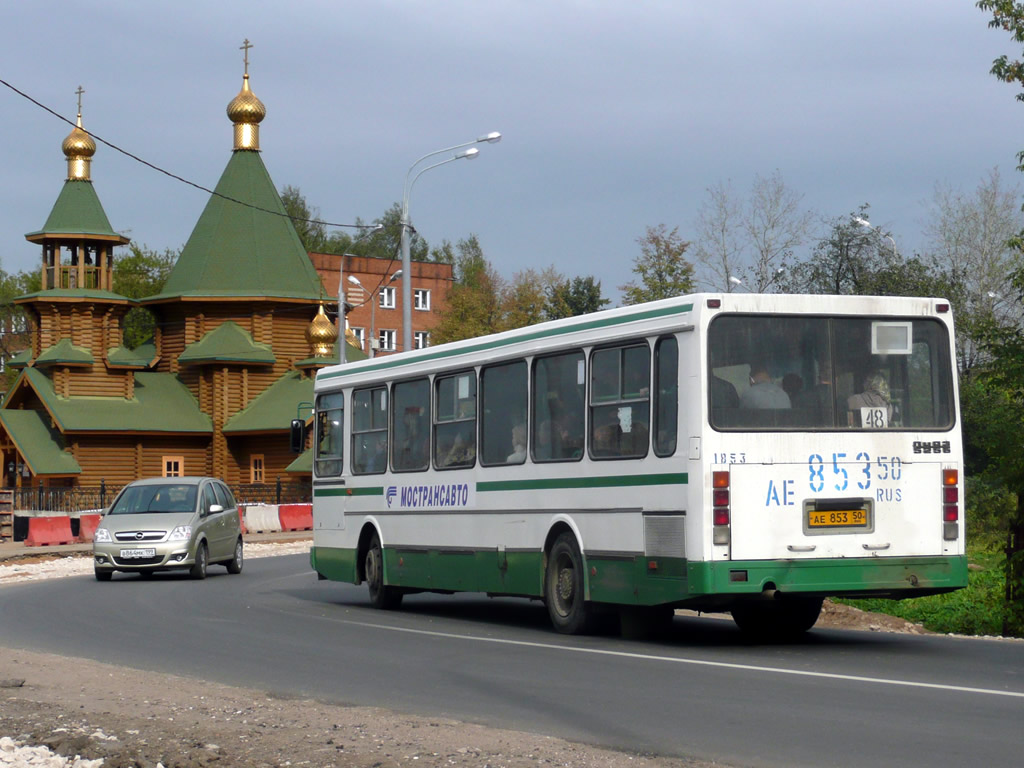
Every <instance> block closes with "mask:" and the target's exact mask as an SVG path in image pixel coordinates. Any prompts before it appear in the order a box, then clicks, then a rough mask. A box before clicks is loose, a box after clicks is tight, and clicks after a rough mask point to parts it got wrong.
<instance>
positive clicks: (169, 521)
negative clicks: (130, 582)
mask: <svg viewBox="0 0 1024 768" xmlns="http://www.w3.org/2000/svg"><path fill="white" fill-rule="evenodd" d="M92 552H93V567H94V569H95V571H96V579H97V580H98V581H110V579H111V577H112V576H113V575H114V571H124V572H125V573H132V572H135V573H140V574H143V575H152V574H153V573H155V572H156V571H168V570H176V569H186V568H187V569H188V571H189V574H190V575H191V576H192V578H194V579H205V578H206V568H207V566H208V565H209V564H210V563H220V564H222V565H226V566H227V569H228V573H241V572H242V525H241V520H240V519H239V515H238V504H237V503H236V502H235V497H234V495H233V494H232V493H231V489H229V488H228V487H227V486H226V485H225V484H224V483H223V482H221V481H220V480H218V479H217V478H215V477H152V478H148V479H145V480H136V481H135V482H133V483H130V484H128V485H126V486H125V487H124V488H123V489H122V490H121V492H120V493H119V494H118V495H117V498H115V499H114V502H113V504H111V505H110V507H109V508H108V509H107V511H106V512H105V513H104V515H103V518H102V519H101V520H100V522H99V525H98V526H97V528H96V534H95V537H94V538H93V545H92Z"/></svg>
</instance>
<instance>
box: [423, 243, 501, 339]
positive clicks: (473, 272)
mask: <svg viewBox="0 0 1024 768" xmlns="http://www.w3.org/2000/svg"><path fill="white" fill-rule="evenodd" d="M454 272H455V283H454V284H453V285H452V290H451V293H449V294H448V311H447V312H445V313H444V314H442V315H441V318H440V320H439V321H438V324H437V325H436V326H434V329H433V331H431V337H432V340H433V343H435V344H443V343H445V342H449V341H458V340H460V339H471V338H474V337H476V336H483V335H485V334H488V333H493V332H495V331H497V330H499V328H500V319H501V308H500V295H501V290H502V281H501V277H500V276H499V275H498V273H497V272H496V271H495V270H494V267H492V266H491V263H490V262H489V261H487V259H486V258H485V257H484V252H483V249H482V248H481V247H480V241H479V240H477V237H476V235H470V236H469V237H468V238H467V239H465V240H460V241H459V242H458V243H457V244H456V245H455V264H454Z"/></svg>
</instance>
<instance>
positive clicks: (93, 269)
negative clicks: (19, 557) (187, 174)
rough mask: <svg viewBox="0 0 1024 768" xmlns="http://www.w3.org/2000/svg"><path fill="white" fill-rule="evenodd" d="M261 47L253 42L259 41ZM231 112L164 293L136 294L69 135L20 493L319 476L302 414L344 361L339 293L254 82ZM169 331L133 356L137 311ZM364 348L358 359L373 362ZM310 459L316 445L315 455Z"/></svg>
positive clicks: (7, 477) (25, 381) (29, 369)
mask: <svg viewBox="0 0 1024 768" xmlns="http://www.w3.org/2000/svg"><path fill="white" fill-rule="evenodd" d="M245 47H246V48H247V46H245ZM227 115H228V118H229V119H230V120H231V122H232V124H233V125H234V149H233V152H232V154H231V159H230V160H229V161H228V164H227V167H226V168H225V169H224V172H223V174H222V175H221V178H220V181H219V182H218V184H217V186H216V189H215V192H214V194H213V195H212V196H211V197H210V200H209V202H208V203H207V205H206V208H205V210H204V211H203V213H202V215H201V216H200V218H199V220H198V222H197V223H196V225H195V228H194V230H193V231H192V234H191V236H190V237H189V239H188V242H187V243H186V244H185V246H184V248H183V249H182V252H181V255H180V257H179V259H178V261H177V263H176V264H175V266H174V269H173V271H172V272H171V274H170V276H169V277H168V279H167V281H166V283H165V284H164V286H163V289H162V290H161V291H160V293H158V294H157V295H154V296H149V297H146V298H143V299H139V300H132V299H128V298H126V297H125V296H121V295H119V294H117V293H116V292H115V290H114V289H115V288H116V286H114V284H113V265H114V260H115V258H117V255H116V250H117V248H118V246H123V245H125V244H127V243H128V242H129V240H128V238H126V237H124V236H122V235H120V234H118V233H117V232H115V231H114V230H113V228H112V227H111V225H110V222H109V221H108V219H107V216H106V214H105V212H104V210H103V206H102V205H101V204H100V201H99V197H98V196H97V194H96V190H95V188H94V186H93V182H92V180H91V174H90V165H91V161H92V157H93V155H94V153H95V151H96V143H95V141H94V140H93V139H92V138H91V137H90V136H89V134H88V133H87V132H86V131H85V130H84V129H83V128H82V117H81V102H79V113H78V124H77V126H76V127H75V128H74V130H72V131H71V134H70V135H69V136H68V137H67V138H66V139H65V140H64V143H63V146H62V149H63V152H64V154H65V156H66V157H67V167H68V174H67V180H66V181H65V182H64V186H63V188H62V189H61V192H60V194H59V196H58V197H57V201H56V203H55V204H54V206H53V209H52V210H51V211H50V215H49V217H48V218H47V219H46V223H45V224H44V225H43V227H42V229H40V230H38V231H36V232H31V233H29V234H28V235H26V237H27V239H28V240H29V241H31V242H33V243H38V244H39V245H40V246H41V247H42V265H41V269H42V287H41V290H40V291H39V292H37V293H33V294H30V295H26V296H21V297H19V298H18V299H17V303H18V304H20V305H21V306H22V307H23V309H24V310H25V311H26V314H27V315H28V317H29V326H30V334H29V335H30V337H31V346H30V347H29V348H28V349H26V350H25V352H23V353H22V354H21V355H19V356H18V357H16V358H15V359H13V360H12V361H11V362H10V365H13V366H17V367H18V368H20V371H19V375H18V378H17V380H16V381H15V383H14V384H13V385H12V386H11V388H10V390H9V391H8V393H7V395H6V397H5V398H4V401H3V403H2V405H0V452H2V467H3V471H4V482H3V485H4V486H5V487H8V488H11V487H19V488H24V487H33V488H54V489H56V488H82V489H85V488H96V487H99V486H100V485H101V484H102V485H103V486H104V487H106V488H110V489H113V488H116V487H119V486H121V485H123V484H124V483H127V482H129V481H131V480H134V479H136V478H139V477H148V476H161V475H163V476H172V475H216V476H218V477H221V478H223V479H224V480H225V481H227V482H228V483H229V484H232V485H236V486H237V485H245V484H261V483H266V484H273V483H276V482H278V481H280V480H283V481H285V482H289V481H293V480H296V479H302V478H303V477H305V478H308V476H309V472H310V469H309V460H308V455H306V454H304V455H302V456H299V457H298V458H297V457H296V455H295V454H293V453H292V452H291V450H290V446H289V439H288V432H289V425H290V422H291V420H292V419H295V418H296V417H298V418H302V419H305V420H309V418H310V416H311V414H310V410H311V407H310V406H311V403H312V399H313V376H314V375H315V372H316V370H317V369H318V368H320V367H323V366H324V365H328V364H330V363H331V362H336V361H337V358H338V355H337V352H336V351H335V349H334V348H335V346H336V344H335V342H336V341H337V338H338V333H337V330H336V329H335V327H334V324H333V323H332V322H331V321H330V320H329V319H328V318H327V316H326V314H325V313H324V309H323V304H322V302H323V297H324V290H323V286H322V284H321V280H320V277H319V275H318V273H317V271H316V270H315V269H314V267H313V265H312V263H311V261H310V258H309V255H308V254H307V253H306V251H305V249H304V248H303V246H302V243H301V242H300V240H299V237H298V235H297V234H296V232H295V228H294V227H293V225H292V222H291V220H290V219H288V218H287V215H286V214H285V210H284V206H283V205H282V202H281V199H280V197H279V195H278V193H277V190H276V189H275V187H274V184H273V182H272V180H271V178H270V175H269V174H268V173H267V169H266V167H265V166H264V164H263V160H262V158H261V155H260V146H259V127H260V122H261V121H262V120H263V118H264V117H265V116H266V109H265V107H264V105H263V103H262V102H261V101H260V100H259V99H258V98H256V96H255V95H254V94H253V93H252V91H251V90H250V87H249V74H248V50H246V67H245V74H244V76H243V79H242V89H241V91H240V92H239V93H238V95H237V96H236V97H235V98H234V99H232V100H231V102H230V103H229V104H228V107H227ZM137 305H141V306H144V307H146V308H148V309H149V310H150V311H151V312H153V314H154V315H155V317H156V320H157V323H156V332H155V334H154V336H153V338H152V339H151V340H150V341H149V342H148V343H146V344H144V345H142V346H140V347H137V348H135V349H128V348H126V347H125V345H124V343H123V327H124V325H123V324H124V318H125V315H126V314H127V313H128V311H129V310H130V309H131V308H132V307H133V306H137ZM363 356H364V355H363V354H362V353H361V351H360V350H359V349H358V348H355V347H351V346H350V348H349V349H348V352H347V358H348V359H349V360H355V359H361V358H362V357H363ZM307 454H308V452H307Z"/></svg>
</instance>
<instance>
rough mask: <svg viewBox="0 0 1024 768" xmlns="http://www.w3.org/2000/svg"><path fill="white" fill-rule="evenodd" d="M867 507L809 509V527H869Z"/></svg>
mask: <svg viewBox="0 0 1024 768" xmlns="http://www.w3.org/2000/svg"><path fill="white" fill-rule="evenodd" d="M867 526H868V512H867V510H866V509H829V510H817V509H809V510H807V527H808V528H814V529H820V528H867Z"/></svg>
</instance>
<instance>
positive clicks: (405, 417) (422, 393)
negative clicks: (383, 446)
mask: <svg viewBox="0 0 1024 768" xmlns="http://www.w3.org/2000/svg"><path fill="white" fill-rule="evenodd" d="M391 427H392V430H393V432H394V440H393V441H392V443H391V468H392V469H394V470H395V471H396V472H412V471H416V470H423V469H426V468H427V467H428V466H429V464H430V381H429V380H428V379H416V380H414V381H401V382H398V383H397V384H395V385H394V386H393V387H392V388H391Z"/></svg>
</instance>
